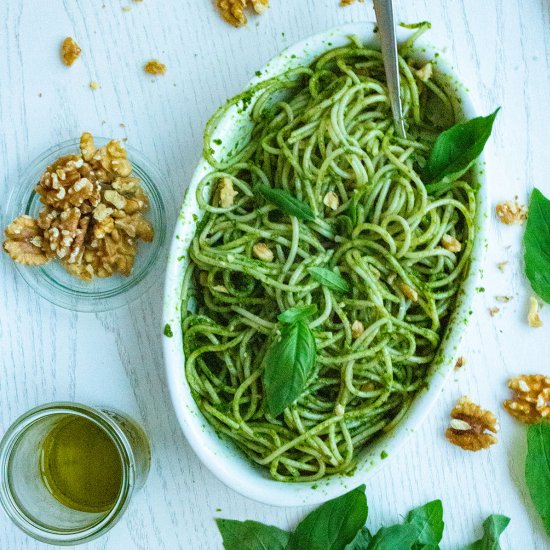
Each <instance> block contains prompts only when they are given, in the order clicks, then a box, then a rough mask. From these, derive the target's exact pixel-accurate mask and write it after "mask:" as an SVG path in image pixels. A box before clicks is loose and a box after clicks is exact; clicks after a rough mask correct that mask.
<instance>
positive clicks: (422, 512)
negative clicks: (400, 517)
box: [405, 500, 445, 549]
mask: <svg viewBox="0 0 550 550" xmlns="http://www.w3.org/2000/svg"><path fill="white" fill-rule="evenodd" d="M405 522H406V523H408V524H409V525H412V526H413V527H414V528H415V529H416V544H415V545H414V548H415V549H416V548H425V547H426V546H433V547H434V548H439V546H438V545H439V543H440V541H441V538H442V537H443V528H444V527H445V524H444V522H443V504H442V503H441V501H440V500H432V501H431V502H427V503H426V504H424V506H420V507H418V508H415V509H414V510H411V511H410V512H409V513H408V515H407V517H406V519H405Z"/></svg>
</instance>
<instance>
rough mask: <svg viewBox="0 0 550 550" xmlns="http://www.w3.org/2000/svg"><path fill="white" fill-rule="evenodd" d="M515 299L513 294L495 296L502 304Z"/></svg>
mask: <svg viewBox="0 0 550 550" xmlns="http://www.w3.org/2000/svg"><path fill="white" fill-rule="evenodd" d="M513 299H514V297H513V296H495V300H496V301H497V302H500V303H501V304H507V303H508V302H511V301H512V300H513Z"/></svg>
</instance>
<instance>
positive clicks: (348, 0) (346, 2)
mask: <svg viewBox="0 0 550 550" xmlns="http://www.w3.org/2000/svg"><path fill="white" fill-rule="evenodd" d="M357 1H359V2H364V1H365V0H340V5H341V6H342V7H345V6H351V5H352V4H354V3H355V2H357Z"/></svg>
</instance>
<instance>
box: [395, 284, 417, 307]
mask: <svg viewBox="0 0 550 550" xmlns="http://www.w3.org/2000/svg"><path fill="white" fill-rule="evenodd" d="M397 286H399V290H401V292H402V293H403V294H404V295H405V298H407V299H409V300H410V301H411V302H418V292H416V290H415V289H414V288H412V287H411V286H409V285H408V284H407V283H403V282H400V283H399V284H398V285H397Z"/></svg>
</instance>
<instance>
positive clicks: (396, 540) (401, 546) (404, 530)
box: [368, 523, 417, 550]
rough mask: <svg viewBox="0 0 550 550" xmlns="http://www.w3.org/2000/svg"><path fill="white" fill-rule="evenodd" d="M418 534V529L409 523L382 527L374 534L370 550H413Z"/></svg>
mask: <svg viewBox="0 0 550 550" xmlns="http://www.w3.org/2000/svg"><path fill="white" fill-rule="evenodd" d="M416 536H417V533H416V529H415V528H414V527H413V526H412V525H409V524H408V523H406V524H404V525H392V526H391V527H382V529H380V531H378V533H376V535H374V537H373V539H372V541H371V543H370V544H369V547H368V550H411V548H412V547H413V544H414V543H415V541H416Z"/></svg>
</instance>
